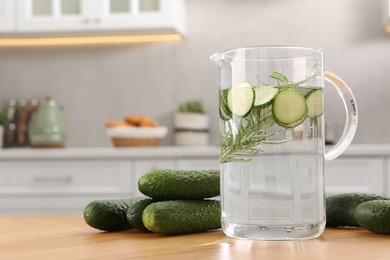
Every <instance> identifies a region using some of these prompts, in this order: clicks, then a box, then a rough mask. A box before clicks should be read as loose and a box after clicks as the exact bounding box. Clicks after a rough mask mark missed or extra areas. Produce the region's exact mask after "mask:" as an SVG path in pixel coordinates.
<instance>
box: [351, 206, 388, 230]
mask: <svg viewBox="0 0 390 260" xmlns="http://www.w3.org/2000/svg"><path fill="white" fill-rule="evenodd" d="M355 218H356V221H357V223H359V225H360V226H362V227H363V228H365V229H367V230H370V231H372V232H374V233H377V234H388V235H390V221H389V220H390V200H370V201H366V202H363V203H362V204H360V205H359V206H357V207H356V211H355Z"/></svg>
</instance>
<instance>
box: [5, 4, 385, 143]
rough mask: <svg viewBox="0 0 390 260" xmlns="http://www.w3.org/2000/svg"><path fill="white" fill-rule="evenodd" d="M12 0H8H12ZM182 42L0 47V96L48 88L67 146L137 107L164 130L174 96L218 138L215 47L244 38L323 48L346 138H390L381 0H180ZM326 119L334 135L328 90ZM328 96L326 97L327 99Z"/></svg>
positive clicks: (95, 139)
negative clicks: (350, 128)
mask: <svg viewBox="0 0 390 260" xmlns="http://www.w3.org/2000/svg"><path fill="white" fill-rule="evenodd" d="M11 2H12V1H11ZM185 3H186V5H185V10H186V13H185V28H186V29H185V33H184V34H183V39H182V40H181V41H173V42H154V43H138V44H126V45H92V46H91V45H88V46H57V47H53V46H51V47H49V46H38V47H37V46H35V47H0V93H1V95H0V104H1V106H2V107H3V108H5V107H6V106H7V105H8V102H9V100H10V99H16V100H18V101H19V100H21V99H28V100H31V99H39V100H40V101H41V100H43V99H44V97H46V96H51V97H52V98H53V99H54V100H55V101H57V103H58V104H60V106H61V108H62V112H63V115H64V118H65V124H66V127H67V132H68V139H67V143H66V145H67V146H69V147H93V146H111V143H110V140H109V138H107V136H106V134H105V123H106V121H108V120H122V119H123V118H124V117H125V116H127V115H136V114H142V115H147V116H148V117H150V118H152V119H154V120H156V121H158V122H159V123H160V124H161V125H164V126H167V127H168V128H169V133H168V136H167V137H166V138H165V139H164V140H163V145H172V144H173V142H174V141H173V131H172V129H173V115H174V113H175V111H176V109H177V107H178V104H179V103H180V102H184V101H186V100H189V99H199V100H201V101H202V102H203V104H204V106H205V108H206V110H207V111H208V113H209V116H210V131H211V132H210V144H212V145H217V144H218V96H217V94H218V68H217V66H216V65H215V64H212V63H210V62H209V60H208V58H209V56H210V55H211V54H213V53H215V52H221V51H223V50H226V49H230V48H235V47H241V46H252V45H270V44H277V45H281V44H282V45H290V44H291V45H305V46H316V47H321V48H323V49H325V65H326V67H327V68H329V69H331V70H332V71H334V72H336V73H337V74H338V75H339V76H340V77H342V78H343V79H344V80H345V81H346V82H347V83H348V84H349V85H350V87H351V89H352V90H353V92H354V94H355V97H356V99H357V102H358V108H359V127H358V131H357V134H356V136H355V139H354V141H353V142H354V143H359V144H360V143H389V142H390V135H388V134H387V133H389V132H390V124H389V123H388V121H387V116H386V115H387V112H388V111H390V102H388V100H387V98H388V97H390V77H389V72H390V58H389V57H390V47H389V46H390V34H386V33H385V30H384V27H385V21H386V8H387V7H386V5H385V4H384V2H383V1H381V0H371V1H367V0H343V1H323V0H296V1H291V0H241V1H234V0H213V1H205V0H203V1H202V0H187V1H185ZM326 95H327V99H326V102H327V108H326V118H327V122H328V123H329V125H330V126H331V127H332V128H333V130H332V131H335V132H336V133H337V132H338V134H340V133H339V132H340V131H341V130H342V127H343V122H344V118H343V115H344V111H343V106H342V104H341V101H340V100H339V99H338V97H337V94H336V91H335V90H333V88H329V89H327V90H326ZM330 104H331V105H330Z"/></svg>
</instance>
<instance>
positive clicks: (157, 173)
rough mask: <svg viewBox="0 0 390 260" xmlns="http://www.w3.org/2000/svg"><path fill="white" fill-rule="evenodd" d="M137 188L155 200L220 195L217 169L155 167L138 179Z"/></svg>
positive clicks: (188, 198)
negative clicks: (155, 168)
mask: <svg viewBox="0 0 390 260" xmlns="http://www.w3.org/2000/svg"><path fill="white" fill-rule="evenodd" d="M138 189H139V191H140V192H142V193H143V194H144V195H146V196H149V197H151V198H153V199H155V200H197V199H204V198H212V197H215V196H219V195H220V179H219V170H173V169H157V170H153V171H150V172H148V173H146V174H145V175H143V176H142V177H141V178H140V179H139V180H138Z"/></svg>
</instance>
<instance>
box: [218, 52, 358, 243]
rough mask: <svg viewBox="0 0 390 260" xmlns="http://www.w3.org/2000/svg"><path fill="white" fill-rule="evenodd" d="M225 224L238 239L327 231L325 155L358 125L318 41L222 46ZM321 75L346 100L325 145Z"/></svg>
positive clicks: (348, 95) (336, 151) (337, 150)
mask: <svg viewBox="0 0 390 260" xmlns="http://www.w3.org/2000/svg"><path fill="white" fill-rule="evenodd" d="M210 60H211V61H213V62H215V63H217V64H218V65H219V68H220V90H219V115H220V161H221V207H222V228H223V230H224V232H225V233H226V234H227V235H228V236H230V237H234V238H243V239H257V240H297V239H309V238H315V237H318V236H320V235H321V234H322V232H323V230H324V228H325V223H326V214H325V188H324V162H325V161H326V160H331V159H334V158H336V157H337V156H338V155H340V154H341V153H342V152H343V151H344V150H345V149H346V148H347V147H348V145H349V144H350V143H351V141H352V139H353V136H354V134H355V131H356V127H357V108H356V102H355V99H354V97H353V95H352V92H351V90H350V89H349V87H348V86H347V85H346V84H345V83H344V82H343V81H342V80H341V79H340V78H338V77H337V76H336V75H335V74H333V73H331V72H329V71H327V70H325V69H324V68H323V51H322V50H320V49H316V48H307V47H288V46H263V47H261V46H260V47H250V48H238V49H233V50H229V51H226V52H223V53H221V54H219V53H217V54H214V55H213V56H211V58H210ZM324 80H327V81H329V82H331V83H333V85H334V86H335V88H336V90H337V91H338V92H339V94H340V96H341V97H342V100H343V102H344V105H345V110H346V114H347V117H346V124H345V128H344V132H343V135H342V137H341V138H340V140H339V142H338V143H337V144H336V145H335V146H334V147H333V148H332V149H331V150H330V151H328V152H325V133H324V131H325V130H324V129H325V128H324V125H325V120H324V92H323V88H324Z"/></svg>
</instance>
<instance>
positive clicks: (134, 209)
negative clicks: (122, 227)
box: [127, 198, 155, 231]
mask: <svg viewBox="0 0 390 260" xmlns="http://www.w3.org/2000/svg"><path fill="white" fill-rule="evenodd" d="M153 202H155V200H152V199H151V198H145V199H142V200H139V201H137V202H135V203H134V204H133V205H132V206H131V207H130V208H129V209H128V210H127V221H128V222H129V224H130V226H131V227H133V228H134V229H136V230H140V231H148V229H147V228H146V227H145V225H144V223H143V222H142V212H143V211H144V209H145V208H146V207H147V206H148V205H150V204H152V203H153Z"/></svg>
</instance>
